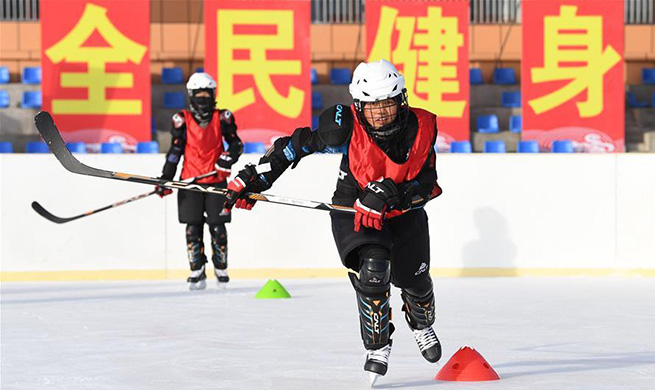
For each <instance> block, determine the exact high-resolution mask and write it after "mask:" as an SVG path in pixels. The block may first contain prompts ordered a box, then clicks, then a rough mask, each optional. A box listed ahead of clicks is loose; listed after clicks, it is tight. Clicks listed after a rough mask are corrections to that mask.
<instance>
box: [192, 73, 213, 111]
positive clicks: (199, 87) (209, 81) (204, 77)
mask: <svg viewBox="0 0 655 390" xmlns="http://www.w3.org/2000/svg"><path fill="white" fill-rule="evenodd" d="M186 89H187V93H188V95H189V101H190V102H191V113H193V116H194V117H195V118H196V120H198V121H199V122H209V120H210V119H211V117H212V115H213V114H214V110H215V108H216V81H214V79H213V78H212V76H210V75H209V74H208V73H204V72H199V73H194V74H192V75H191V77H189V81H188V82H187V83H186ZM199 91H206V92H208V93H209V97H199V96H197V95H196V94H197V93H198V92H199Z"/></svg>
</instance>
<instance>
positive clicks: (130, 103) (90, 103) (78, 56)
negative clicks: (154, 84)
mask: <svg viewBox="0 0 655 390" xmlns="http://www.w3.org/2000/svg"><path fill="white" fill-rule="evenodd" d="M41 42H42V45H41V47H42V50H43V52H42V53H41V66H42V69H43V84H42V91H43V109H44V110H46V111H49V112H51V113H52V115H53V117H54V119H55V122H56V123H57V126H58V127H59V129H60V130H61V131H62V135H63V137H64V139H65V140H66V141H68V142H77V141H82V142H87V143H90V144H98V143H100V142H120V143H122V144H123V146H124V147H127V149H130V148H132V149H133V148H134V145H135V144H136V142H138V141H150V139H151V134H150V57H149V52H148V47H149V45H150V2H149V1H144V0H141V1H131V0H130V1H128V0H94V1H93V2H91V1H87V0H66V1H65V2H64V1H55V0H42V1H41Z"/></svg>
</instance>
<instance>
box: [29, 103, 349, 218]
mask: <svg viewBox="0 0 655 390" xmlns="http://www.w3.org/2000/svg"><path fill="white" fill-rule="evenodd" d="M34 122H35V124H36V128H37V130H38V131H39V133H40V134H41V136H42V137H43V139H44V140H45V142H46V143H47V144H48V147H50V151H51V152H52V154H54V155H55V157H56V158H57V160H59V162H60V163H61V165H63V166H64V168H66V170H68V171H69V172H73V173H77V174H79V175H87V176H95V177H102V178H105V179H115V180H121V181H130V182H134V183H141V184H149V185H158V186H161V187H166V188H177V189H180V190H191V191H198V192H209V193H213V194H219V195H225V194H227V190H226V189H224V188H220V187H217V186H213V185H210V184H197V183H185V182H184V181H174V180H162V179H157V178H154V177H147V176H138V175H132V174H129V173H122V172H110V171H105V170H102V169H98V168H93V167H90V166H88V165H84V164H82V163H81V162H79V160H77V159H76V158H75V157H74V156H73V154H72V153H71V152H70V151H69V150H68V148H67V147H66V144H65V143H64V140H63V139H62V138H61V134H60V133H59V130H58V129H57V126H56V125H55V122H54V120H53V119H52V116H51V115H50V113H48V112H47V111H41V112H39V113H38V114H37V115H36V117H34ZM246 196H247V197H248V198H250V199H252V200H259V201H262V202H270V203H277V204H283V205H288V206H296V207H304V208H309V209H314V210H328V211H338V212H345V213H350V214H352V213H355V209H353V208H352V207H348V206H340V205H334V204H329V203H323V202H315V201H311V200H304V199H294V198H287V197H282V196H276V195H268V194H257V193H247V194H246ZM37 212H38V211H37Z"/></svg>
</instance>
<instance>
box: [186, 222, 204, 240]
mask: <svg viewBox="0 0 655 390" xmlns="http://www.w3.org/2000/svg"><path fill="white" fill-rule="evenodd" d="M195 241H200V242H202V225H186V242H195Z"/></svg>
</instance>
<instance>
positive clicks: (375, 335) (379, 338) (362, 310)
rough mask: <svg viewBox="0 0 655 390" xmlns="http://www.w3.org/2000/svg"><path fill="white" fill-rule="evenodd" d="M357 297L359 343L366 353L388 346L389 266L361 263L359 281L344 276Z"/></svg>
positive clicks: (373, 261) (381, 262) (384, 262)
mask: <svg viewBox="0 0 655 390" xmlns="http://www.w3.org/2000/svg"><path fill="white" fill-rule="evenodd" d="M348 276H349V278H350V282H351V283H352V285H353V287H354V288H355V292H356V294H357V307H358V309H359V322H360V330H361V336H362V341H363V342H364V347H365V348H366V349H378V348H382V347H384V346H385V345H387V344H389V338H390V335H391V331H392V328H393V324H391V307H390V306H389V303H390V302H389V297H390V290H391V283H390V280H391V262H390V261H389V260H379V259H364V260H363V261H362V263H361V267H360V269H359V278H357V276H355V274H354V273H349V274H348Z"/></svg>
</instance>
